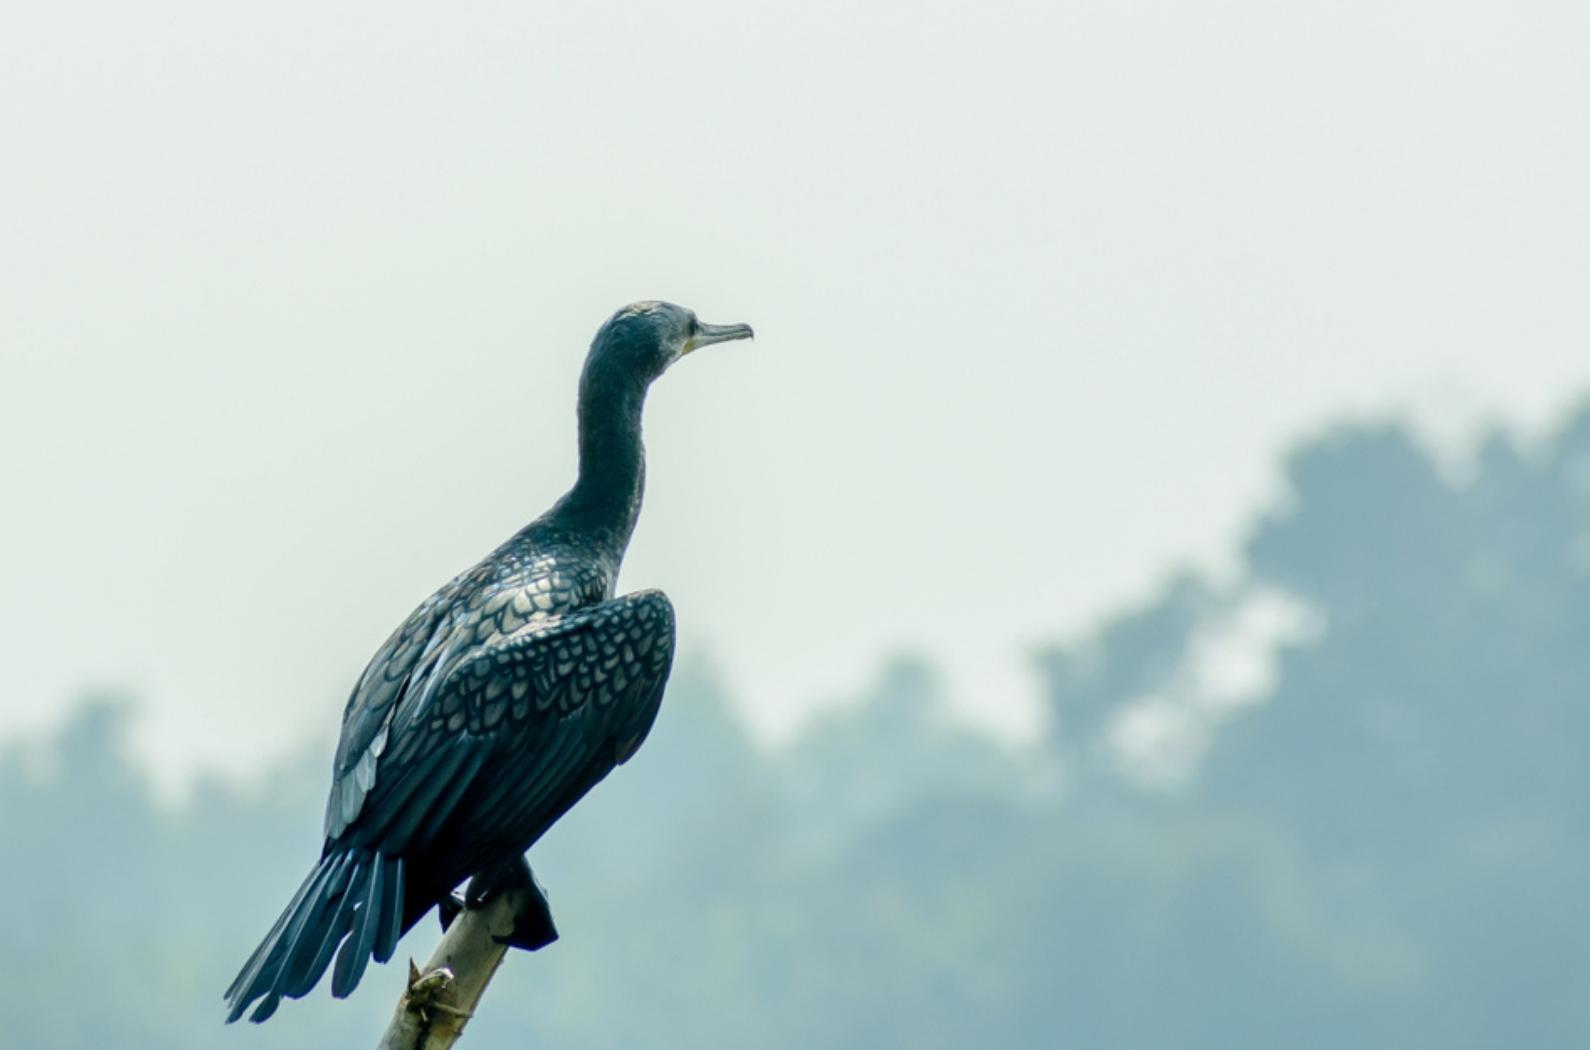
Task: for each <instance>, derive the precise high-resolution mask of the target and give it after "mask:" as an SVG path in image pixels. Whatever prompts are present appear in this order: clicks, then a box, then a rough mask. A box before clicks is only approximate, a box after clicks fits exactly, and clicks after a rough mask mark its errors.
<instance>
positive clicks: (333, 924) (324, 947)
mask: <svg viewBox="0 0 1590 1050" xmlns="http://www.w3.org/2000/svg"><path fill="white" fill-rule="evenodd" d="M402 887H403V861H402V859H401V858H398V857H388V856H383V855H382V854H379V853H375V852H373V851H370V850H362V849H361V850H349V851H346V852H339V853H331V854H327V855H326V856H325V857H322V858H321V860H320V862H319V863H318V864H317V865H315V870H313V871H311V872H310V873H309V877H308V878H306V879H305V880H304V883H303V885H302V886H300V887H299V889H298V893H297V894H296V895H295V896H294V897H293V899H292V902H291V903H290V904H288V905H287V908H286V910H285V911H283V912H282V915H281V918H279V919H277V920H276V924H275V925H274V926H272V927H271V931H270V933H268V934H266V936H265V939H264V940H263V941H261V942H260V946H259V947H258V948H256V949H254V953H253V954H252V955H250V956H249V958H248V961H247V962H246V963H244V964H243V969H242V970H241V971H240V972H239V973H238V975H237V978H236V980H234V981H233V982H232V984H231V986H230V987H228V988H227V990H226V999H227V1005H228V1007H229V1010H228V1014H227V1023H229V1024H230V1023H231V1022H233V1021H236V1020H237V1019H238V1018H239V1017H241V1016H243V1014H244V1013H245V1012H246V1011H247V1010H248V1008H249V1007H250V1006H251V1005H252V1004H254V1003H255V1002H256V1001H258V1003H259V1005H258V1006H255V1008H254V1012H253V1013H252V1014H251V1015H250V1017H249V1020H251V1021H254V1022H256V1023H258V1022H260V1021H263V1020H265V1019H266V1018H267V1017H269V1016H270V1015H271V1014H272V1013H274V1012H275V1011H276V1007H277V1005H278V1004H280V1002H281V1000H282V997H283V996H286V997H287V998H291V999H299V998H302V997H303V996H305V995H307V994H308V993H309V990H310V989H311V988H313V987H314V986H315V984H316V983H317V982H318V981H319V980H320V978H321V977H322V976H323V975H324V974H325V972H326V967H327V966H329V965H330V964H331V959H332V955H333V954H334V953H336V952H337V946H338V945H339V944H341V945H342V952H341V953H340V956H339V957H338V960H337V974H336V976H335V978H334V988H333V991H334V992H335V994H337V995H339V996H345V995H347V994H348V993H349V992H351V991H353V989H354V987H355V986H356V985H357V984H358V983H359V979H360V977H362V976H363V975H364V968H365V965H366V964H367V963H368V962H369V959H370V955H371V951H372V949H373V950H375V951H376V952H377V954H378V956H381V958H380V961H382V962H384V961H386V959H389V958H391V952H392V950H393V949H395V947H396V943H397V937H396V936H394V935H392V934H393V933H394V932H400V931H401V929H402V920H403V892H402ZM382 953H384V955H383V954H382Z"/></svg>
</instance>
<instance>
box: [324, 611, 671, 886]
mask: <svg viewBox="0 0 1590 1050" xmlns="http://www.w3.org/2000/svg"><path fill="white" fill-rule="evenodd" d="M440 633H441V634H442V635H443V639H442V640H441V641H440V642H439V643H437V644H433V645H429V646H427V647H426V650H425V655H424V656H422V658H421V659H419V660H418V661H416V667H415V669H414V671H412V672H411V673H410V676H409V678H408V680H407V685H406V688H405V689H404V690H402V693H403V695H402V696H401V697H400V698H398V699H396V700H395V701H393V702H391V703H390V704H389V705H388V706H389V709H390V713H389V714H388V715H387V717H386V720H385V722H384V723H383V728H382V729H381V730H380V731H378V732H377V733H375V734H374V735H372V736H371V737H370V741H371V742H370V744H369V745H368V746H367V749H366V752H365V754H371V753H374V757H373V758H370V759H368V760H367V759H366V757H365V755H364V754H361V755H358V756H357V757H355V756H354V755H353V754H352V753H351V752H350V754H349V755H348V756H347V757H348V759H350V761H349V762H348V763H347V764H346V768H347V771H346V772H344V773H342V774H341V775H340V776H339V777H338V779H337V783H336V784H335V785H334V786H333V788H332V808H333V810H337V808H338V805H339V801H340V800H341V799H342V798H355V799H357V804H356V805H354V806H352V807H351V808H345V809H342V810H341V811H340V812H336V813H334V814H332V815H330V816H328V840H329V839H334V840H337V841H339V842H342V843H346V844H349V845H360V846H371V847H374V848H376V849H379V850H380V851H381V852H383V853H386V854H397V853H402V852H404V851H406V850H408V849H409V848H410V847H411V846H414V845H420V844H424V843H428V842H430V841H432V840H433V839H435V838H436V837H437V836H438V835H439V834H441V833H442V832H443V831H446V832H447V835H448V838H449V841H452V842H458V843H465V842H471V841H479V842H480V843H481V844H482V845H483V846H484V845H486V844H487V843H500V842H512V841H516V840H518V839H521V838H524V837H525V836H527V835H528V836H531V837H533V836H534V835H537V834H539V833H540V831H541V830H544V829H545V828H546V827H547V826H550V824H551V822H552V821H554V820H556V819H557V817H558V816H561V815H562V813H563V812H564V810H566V809H567V808H568V807H569V806H571V805H573V803H574V802H575V801H577V800H578V798H579V796H580V795H582V794H583V793H584V791H585V790H586V789H588V788H589V787H590V786H591V785H592V784H594V783H595V782H596V781H597V780H600V779H601V778H602V777H603V776H605V775H606V774H607V773H608V772H609V771H611V769H612V768H613V766H614V765H616V764H618V763H619V762H622V761H624V760H625V759H626V758H628V757H629V755H630V754H631V753H633V751H634V749H635V748H636V747H637V746H639V744H640V741H641V739H642V738H643V737H644V736H645V733H646V731H647V730H648V729H649V728H650V726H651V721H652V719H653V718H654V717H655V714H656V708H657V703H658V702H659V700H660V699H661V695H662V688H663V684H664V683H665V682H666V680H667V676H668V670H669V667H670V665H671V663H672V660H673V649H674V617H673V607H672V606H671V605H670V604H669V602H668V599H667V598H666V597H665V596H664V595H663V594H662V593H661V592H658V591H642V592H639V593H637V594H631V595H626V596H624V597H622V598H617V599H613V600H611V601H606V602H600V603H598V604H596V605H591V606H587V607H585V608H582V609H578V610H575V611H573V612H570V613H566V614H563V615H561V616H552V617H548V618H545V619H541V620H531V621H530V622H528V623H526V624H524V625H523V626H521V627H520V628H519V629H518V630H516V631H513V632H511V633H507V634H499V635H494V636H492V637H490V638H489V639H488V640H487V641H485V642H483V643H476V642H473V641H469V640H466V639H473V638H474V637H475V632H474V631H473V630H471V629H467V623H461V624H459V625H456V627H455V629H453V630H450V631H442V632H440ZM339 768H341V764H339ZM350 782H351V784H352V787H345V786H344V785H346V784H348V783H350ZM466 799H467V804H465V805H463V806H461V805H460V803H461V802H464V801H465V800H466ZM331 816H335V817H336V818H337V819H336V820H332V819H331ZM333 827H334V828H336V832H335V833H334V834H330V833H329V832H330V829H331V828H333ZM526 844H527V843H526ZM464 867H465V868H467V867H468V865H467V863H465V864H464ZM466 873H467V871H466Z"/></svg>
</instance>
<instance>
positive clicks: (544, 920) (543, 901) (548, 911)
mask: <svg viewBox="0 0 1590 1050" xmlns="http://www.w3.org/2000/svg"><path fill="white" fill-rule="evenodd" d="M509 891H516V892H518V893H519V894H520V904H519V907H518V909H517V910H516V911H515V912H514V916H513V929H512V930H511V931H509V933H508V935H507V936H505V937H496V938H494V939H495V940H496V942H497V943H498V944H506V945H508V946H509V947H510V948H523V949H524V950H525V951H527V952H533V951H536V950H537V949H540V948H545V947H546V946H547V945H549V944H551V943H552V942H553V941H555V940H557V939H558V928H557V925H556V924H554V923H553V921H552V906H551V905H550V904H548V903H547V893H546V890H544V889H542V888H541V884H540V883H539V882H537V881H536V877H535V874H534V873H533V872H531V870H530V863H529V862H528V861H526V860H525V859H524V858H523V857H519V858H517V859H516V860H515V861H514V862H513V863H511V864H509V865H507V866H505V867H503V868H500V869H498V870H497V871H496V872H493V873H490V874H486V873H482V874H480V875H476V876H475V877H474V878H473V879H470V880H469V885H468V886H467V887H466V888H465V890H464V899H463V905H464V907H466V908H480V907H483V906H485V905H486V904H489V903H491V901H493V900H495V899H496V898H497V896H498V895H499V894H502V893H506V892H509Z"/></svg>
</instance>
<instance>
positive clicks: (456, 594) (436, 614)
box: [325, 570, 484, 840]
mask: <svg viewBox="0 0 1590 1050" xmlns="http://www.w3.org/2000/svg"><path fill="white" fill-rule="evenodd" d="M477 572H478V570H477ZM475 575H476V573H469V574H465V575H463V576H459V577H458V578H456V579H454V580H453V581H452V582H450V583H449V584H448V585H447V586H445V587H443V588H442V589H441V590H439V591H437V592H436V593H435V594H433V595H431V596H430V597H429V598H427V599H426V600H425V601H424V602H423V603H421V605H420V607H419V608H417V609H415V610H414V611H413V612H412V613H410V614H409V617H408V619H406V620H404V621H403V623H401V624H399V625H398V628H397V630H395V631H393V632H392V636H391V637H390V638H388V639H387V640H386V641H385V642H384V643H383V644H382V645H381V648H380V649H378V650H376V653H375V655H374V656H373V657H371V658H370V663H369V664H368V665H367V666H366V667H365V669H364V673H363V674H362V675H360V676H359V681H358V682H357V683H356V684H355V685H354V687H353V692H352V693H351V694H349V696H348V703H347V706H346V707H344V708H343V711H342V735H341V739H339V740H338V741H337V756H336V759H335V760H334V762H333V763H332V786H331V798H330V800H329V801H328V802H327V804H326V826H325V831H326V838H327V839H328V840H329V839H335V838H336V837H337V836H338V835H340V834H341V833H342V831H343V829H344V828H346V827H347V826H348V824H349V823H350V822H351V821H352V820H353V819H354V818H355V817H357V816H358V814H359V810H360V808H361V807H362V806H363V805H364V797H365V795H366V794H368V793H369V790H370V788H371V786H372V785H373V784H374V783H375V767H376V763H377V762H378V761H379V760H380V758H381V755H382V754H383V753H384V752H385V750H386V745H387V740H388V737H389V734H390V731H391V726H392V720H393V716H394V715H395V714H396V713H397V710H398V708H399V707H400V706H401V705H402V703H403V701H404V700H405V698H406V697H408V696H409V695H410V693H411V687H412V685H413V684H414V682H415V681H416V680H418V679H421V678H423V677H424V676H425V674H426V673H427V672H428V671H429V670H431V669H434V667H435V665H436V663H437V659H438V657H439V656H440V655H441V649H442V645H440V644H438V643H444V642H445V641H447V640H448V639H449V638H450V636H451V635H453V634H454V633H456V627H457V623H458V621H459V620H461V619H462V617H461V615H460V614H461V613H463V612H465V611H466V609H465V608H464V603H462V602H461V601H460V598H461V597H462V596H463V595H464V594H467V593H469V592H470V591H471V590H473V589H475V588H477V587H479V586H480V585H481V584H482V583H484V581H483V580H478V579H474V578H473V577H474V576H475ZM471 585H474V586H471Z"/></svg>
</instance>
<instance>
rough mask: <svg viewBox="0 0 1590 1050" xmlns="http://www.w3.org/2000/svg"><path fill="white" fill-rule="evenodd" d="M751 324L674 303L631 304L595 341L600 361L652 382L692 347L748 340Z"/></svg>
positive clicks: (593, 352)
mask: <svg viewBox="0 0 1590 1050" xmlns="http://www.w3.org/2000/svg"><path fill="white" fill-rule="evenodd" d="M752 335H753V333H752V331H751V326H750V325H748V324H707V323H706V322H704V321H699V320H697V319H696V314H695V311H693V310H687V309H685V308H684V307H682V306H675V305H674V304H673V303H662V302H640V303H631V304H630V305H628V306H626V307H624V308H623V309H622V310H620V311H618V313H616V314H614V315H613V316H612V317H610V318H608V319H607V323H606V324H604V325H602V327H601V329H600V330H598V331H597V333H596V339H595V340H594V341H592V343H591V356H590V362H591V364H593V365H594V364H596V363H597V362H598V361H600V362H601V364H602V365H603V366H610V367H613V368H617V369H619V370H622V371H623V372H625V373H627V374H629V375H631V376H634V377H635V378H637V379H639V380H640V381H641V382H642V383H643V384H645V383H650V382H651V381H652V380H654V379H656V378H657V377H658V376H660V375H662V374H663V373H664V372H665V371H667V370H668V366H669V365H672V364H673V363H674V362H675V361H677V360H679V359H680V358H681V357H683V356H685V355H686V354H688V353H690V352H691V351H694V350H699V349H701V348H702V347H703V346H710V345H711V344H713V343H726V342H729V341H730V340H732V339H750V338H751V337H752Z"/></svg>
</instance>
